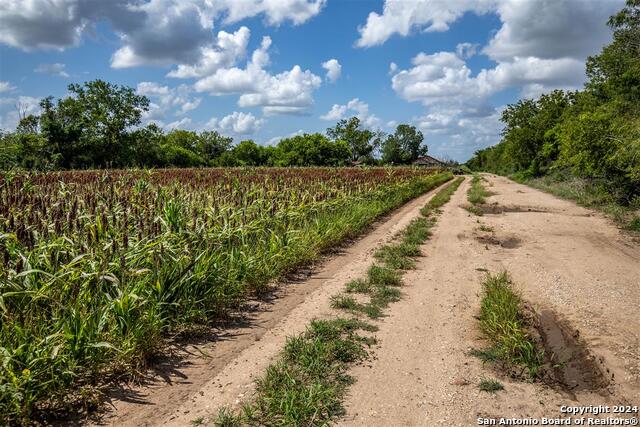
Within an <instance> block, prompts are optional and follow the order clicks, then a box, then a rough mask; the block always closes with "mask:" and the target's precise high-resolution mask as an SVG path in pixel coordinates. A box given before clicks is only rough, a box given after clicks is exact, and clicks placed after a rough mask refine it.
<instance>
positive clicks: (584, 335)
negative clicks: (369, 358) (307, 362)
mask: <svg viewBox="0 0 640 427" xmlns="http://www.w3.org/2000/svg"><path fill="white" fill-rule="evenodd" d="M486 178H487V180H488V183H489V187H488V189H489V190H490V191H492V192H493V193H495V194H494V195H493V196H492V197H490V198H489V199H488V204H489V205H493V206H494V208H492V210H491V212H486V215H485V216H482V217H477V216H474V215H471V214H469V213H468V212H467V211H466V210H464V209H463V208H462V206H465V203H466V191H467V189H468V186H469V182H468V181H467V182H466V183H464V184H463V185H462V186H461V188H460V189H459V190H458V192H457V193H456V194H455V195H454V197H453V198H452V200H451V202H449V204H448V205H446V206H445V207H444V212H443V214H442V216H441V217H440V219H439V221H438V224H437V226H436V229H435V231H434V236H433V238H432V240H431V241H429V242H427V244H426V245H425V246H424V248H423V252H424V253H425V254H426V257H425V258H423V259H422V260H421V261H420V262H419V263H418V268H417V269H416V270H414V271H411V272H409V273H408V274H407V275H406V276H405V282H406V283H407V286H406V287H405V297H404V298H403V300H402V301H400V302H398V303H396V304H394V305H393V306H392V308H391V310H390V312H389V317H387V318H386V319H385V320H384V321H383V322H381V323H380V325H379V326H380V331H379V332H378V334H377V337H378V339H379V340H380V348H379V349H378V350H377V351H376V359H375V360H374V361H373V363H371V364H370V365H369V366H359V367H356V368H355V369H354V370H353V373H354V374H355V377H356V383H355V384H354V385H353V386H352V387H351V389H350V392H349V398H348V400H347V402H346V410H347V416H346V417H345V419H344V420H342V421H341V423H340V424H341V425H348V426H371V425H375V426H434V425H446V426H470V425H477V424H478V423H477V418H478V417H491V418H494V417H497V418H499V417H518V418H522V417H537V418H539V417H560V416H561V415H562V414H561V413H560V410H559V408H560V405H563V404H568V405H598V404H609V405H612V404H615V403H631V404H635V405H637V404H638V402H640V352H639V349H640V340H639V336H640V316H638V308H639V305H640V248H638V247H637V246H633V245H632V244H631V243H630V239H629V238H628V236H625V235H623V234H621V232H620V231H619V230H618V229H616V228H615V227H614V226H613V225H612V224H611V223H610V222H609V221H608V220H607V219H605V218H604V217H602V216H601V215H600V214H597V213H594V212H591V211H588V210H587V209H583V208H581V207H578V206H576V205H575V204H573V203H571V202H568V201H564V200H561V199H558V198H556V197H554V196H551V195H549V194H546V193H543V192H541V191H538V190H535V189H531V188H528V187H526V186H523V185H519V184H516V183H514V182H512V181H510V180H508V179H506V178H503V177H496V176H489V175H487V176H486ZM500 206H508V207H509V208H508V209H504V208H500ZM487 211H488V209H487ZM481 224H483V225H485V227H486V229H489V227H492V228H493V230H494V231H492V232H480V231H479V230H478V228H479V226H480V225H481ZM502 242H512V243H515V242H517V244H512V243H510V244H507V245H504V244H502ZM503 269H506V270H507V271H509V272H510V273H511V276H512V278H513V280H514V282H515V283H516V284H517V285H518V287H519V290H520V291H521V292H522V295H523V298H524V299H525V300H527V301H529V302H530V304H531V305H532V306H533V307H534V308H535V311H536V312H537V313H538V316H539V321H540V329H541V332H542V334H543V335H544V338H546V341H547V352H555V353H556V354H555V357H557V358H560V359H562V358H565V360H561V363H562V366H561V368H559V369H561V370H562V372H559V373H558V377H559V379H561V380H562V381H563V382H565V385H564V387H550V386H547V385H545V384H543V383H529V382H523V381H521V380H517V379H512V378H509V377H507V376H505V375H502V374H500V373H499V372H497V371H496V370H494V369H493V368H492V367H490V366H489V365H483V363H482V361H480V360H479V359H477V358H475V357H473V356H470V355H468V352H469V350H470V349H472V348H476V349H478V348H485V347H487V343H486V342H485V341H484V340H483V339H482V335H481V333H480V332H479V331H478V321H477V319H476V318H475V316H477V315H478V313H479V303H480V293H481V287H480V283H481V281H482V278H483V274H484V271H487V270H488V271H493V272H496V271H500V270H503ZM545 333H546V335H545ZM569 358H572V359H571V360H567V359H569ZM605 375H606V376H608V377H610V378H612V380H611V381H609V378H608V377H607V378H605ZM483 378H497V379H498V380H499V381H500V382H501V383H502V384H503V385H504V388H505V389H504V390H503V391H499V392H498V393H496V394H490V393H486V392H482V391H480V390H479V389H478V383H479V382H480V380H481V379H483Z"/></svg>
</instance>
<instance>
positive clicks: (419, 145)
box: [382, 124, 428, 164]
mask: <svg viewBox="0 0 640 427" xmlns="http://www.w3.org/2000/svg"><path fill="white" fill-rule="evenodd" d="M423 142H424V135H423V134H422V132H420V131H419V130H417V129H416V128H415V126H411V125H406V124H401V125H398V126H397V127H396V130H395V132H394V133H392V134H391V135H389V136H388V137H387V138H386V140H385V141H384V143H383V144H382V161H383V162H384V163H388V164H409V163H411V162H413V161H415V160H416V159H418V158H419V157H421V156H424V155H426V154H427V152H428V147H427V145H425V144H423Z"/></svg>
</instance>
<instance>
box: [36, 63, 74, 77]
mask: <svg viewBox="0 0 640 427" xmlns="http://www.w3.org/2000/svg"><path fill="white" fill-rule="evenodd" d="M65 68H66V66H65V64H60V63H56V64H40V65H38V66H37V67H36V69H35V70H33V71H35V72H36V73H41V74H49V75H52V76H59V77H63V78H68V77H69V74H68V73H67V72H66V71H65Z"/></svg>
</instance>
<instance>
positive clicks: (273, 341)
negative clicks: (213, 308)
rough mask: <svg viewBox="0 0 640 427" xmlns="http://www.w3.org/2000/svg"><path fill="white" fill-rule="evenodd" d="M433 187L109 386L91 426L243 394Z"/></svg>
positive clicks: (179, 413) (187, 417) (184, 417)
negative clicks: (234, 316)
mask: <svg viewBox="0 0 640 427" xmlns="http://www.w3.org/2000/svg"><path fill="white" fill-rule="evenodd" d="M445 185H446V184H445ZM436 191H437V190H432V191H431V192H429V193H426V194H424V195H422V196H420V197H418V198H416V199H414V200H412V201H410V202H408V203H407V204H405V205H404V206H403V207H401V208H399V209H397V210H396V211H394V212H393V213H392V214H390V215H389V216H387V217H385V218H383V219H382V220H381V221H379V222H378V223H376V224H374V225H373V227H372V228H371V230H370V232H369V233H367V234H366V235H365V236H363V237H362V238H360V239H358V240H357V241H355V242H353V243H352V244H350V245H346V246H345V247H343V248H339V249H338V250H337V251H336V253H335V254H333V255H331V256H330V257H328V258H327V259H326V260H324V262H323V263H321V264H320V265H319V266H317V267H316V268H314V269H312V270H310V271H308V272H307V273H306V274H303V275H302V276H306V277H299V278H298V280H291V281H288V282H286V283H283V284H280V285H278V286H277V291H276V292H275V294H274V295H272V298H271V300H270V301H268V302H265V301H252V302H251V303H249V306H252V307H250V310H249V311H247V312H245V313H243V315H242V317H240V318H239V319H238V320H237V321H236V322H235V323H233V324H230V325H227V326H226V327H224V328H221V329H220V330H218V331H214V332H213V333H211V334H210V335H211V336H209V337H203V339H202V340H201V342H199V343H192V344H189V345H185V346H179V347H174V348H172V349H171V350H172V351H171V352H170V353H171V354H169V355H167V356H166V357H163V358H161V359H160V360H159V361H158V364H157V365H156V366H155V368H154V369H153V370H151V371H150V372H149V373H148V375H146V378H145V380H144V381H143V382H142V384H138V385H134V384H131V385H126V386H122V387H120V388H119V389H117V390H113V391H112V392H111V393H109V401H108V404H107V408H106V411H105V412H104V413H102V414H98V415H97V416H96V417H95V419H94V420H92V422H91V425H113V426H160V425H162V426H164V425H176V426H188V425H190V422H191V421H192V420H194V419H196V418H198V417H201V416H210V415H212V414H215V413H217V408H220V407H222V406H226V405H233V404H235V403H237V402H239V401H241V400H243V399H244V398H248V397H250V395H251V391H252V389H253V381H254V379H255V377H256V376H259V375H261V374H262V373H263V372H264V370H265V369H266V367H267V366H268V365H269V364H270V363H271V362H272V361H273V360H275V358H276V356H277V355H278V353H279V352H280V350H281V349H282V348H283V346H284V343H285V340H286V337H288V336H291V335H295V334H298V333H300V332H302V331H303V330H304V329H305V327H306V326H307V325H308V324H309V322H310V321H311V320H312V319H314V318H318V317H331V316H333V315H335V314H336V312H335V311H333V310H332V309H331V308H330V305H329V299H330V297H331V296H332V295H334V294H337V293H339V291H340V290H342V289H343V287H344V285H345V284H346V283H347V282H348V281H350V280H352V279H356V278H359V277H361V276H363V275H364V274H365V272H366V270H367V268H368V267H369V265H370V264H371V263H372V262H373V253H374V252H375V250H376V249H377V248H378V247H380V246H381V245H383V244H385V243H386V242H388V241H390V240H391V239H392V238H393V236H394V235H395V234H396V233H398V232H399V231H401V230H402V229H404V227H406V226H407V225H408V224H409V222H410V221H411V220H412V219H413V218H415V217H417V216H418V215H419V211H420V208H421V207H422V206H424V204H425V203H426V202H427V200H428V199H429V198H431V197H432V196H433V194H435V192H436ZM69 424H70V425H73V424H75V423H69Z"/></svg>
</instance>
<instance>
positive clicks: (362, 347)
mask: <svg viewBox="0 0 640 427" xmlns="http://www.w3.org/2000/svg"><path fill="white" fill-rule="evenodd" d="M463 180H464V178H462V177H460V178H457V179H456V180H455V181H453V182H452V183H450V184H449V185H447V186H446V187H444V188H442V189H441V190H440V191H439V192H438V193H437V194H436V195H435V196H434V197H432V198H431V199H430V200H429V202H428V203H427V204H426V205H425V206H424V207H423V208H422V209H421V211H420V212H421V216H420V217H419V218H416V219H414V220H413V221H412V222H411V223H410V224H409V225H408V226H407V227H406V228H405V229H404V230H403V231H402V232H400V233H399V234H398V236H397V237H396V239H395V240H394V242H392V243H389V244H387V245H384V246H382V247H381V248H379V249H378V251H376V253H375V258H376V263H375V264H373V265H372V266H371V267H370V268H369V270H368V271H367V275H366V277H364V278H362V279H358V280H354V281H351V282H349V283H347V285H346V287H345V292H344V293H342V294H339V295H336V296H334V297H333V298H332V301H331V304H332V307H333V308H336V309H341V310H344V311H345V312H346V313H348V314H349V315H350V317H347V318H336V319H331V320H313V321H312V322H311V324H310V325H309V326H308V327H307V329H306V331H305V332H304V333H302V334H301V335H298V336H295V337H290V338H288V339H287V343H286V345H285V348H284V350H283V352H282V354H281V356H280V359H279V360H278V361H277V362H275V363H274V364H272V365H271V366H269V367H268V368H267V371H266V373H265V374H264V375H263V376H262V377H261V378H260V379H259V380H258V381H257V388H256V392H255V396H254V399H253V400H252V401H251V402H248V403H245V404H243V405H242V406H241V408H240V410H238V411H232V410H229V409H227V408H224V409H222V410H221V411H220V412H219V413H218V414H217V416H216V417H215V418H214V419H213V420H205V419H198V420H194V422H193V423H194V424H213V425H215V426H225V427H231V426H241V425H267V426H285V425H299V426H316V425H326V424H328V423H330V422H331V420H333V419H335V418H336V417H338V416H340V415H342V414H344V408H343V406H342V401H343V398H344V394H345V392H346V389H347V387H348V385H349V384H351V383H352V382H353V378H351V377H350V376H349V375H348V374H347V372H348V369H349V367H350V366H352V365H353V364H355V363H357V362H359V361H362V360H364V359H366V358H367V357H368V356H369V354H370V347H371V346H372V345H373V344H375V343H376V340H375V338H373V337H372V336H371V335H372V332H375V331H376V329H377V328H376V326H375V325H373V324H371V323H368V322H366V321H364V320H363V318H369V319H378V318H381V317H383V316H384V309H385V308H386V307H387V306H388V305H389V304H390V303H391V302H394V301H398V300H399V299H400V297H401V292H400V289H399V287H400V286H401V285H402V274H403V272H404V271H406V270H408V269H411V268H414V267H415V258H417V257H418V256H420V255H421V252H420V247H419V245H421V244H423V243H424V242H426V241H427V240H428V239H429V236H430V235H431V231H430V230H431V228H432V227H433V226H434V224H435V223H436V220H437V216H438V215H439V213H440V210H439V208H440V207H442V206H443V205H444V204H445V203H447V202H448V201H449V199H450V198H451V196H452V195H453V193H454V192H455V191H456V190H457V188H458V187H459V186H460V184H461V183H462V181H463ZM356 295H359V296H358V298H356ZM362 300H367V301H366V302H362Z"/></svg>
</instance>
